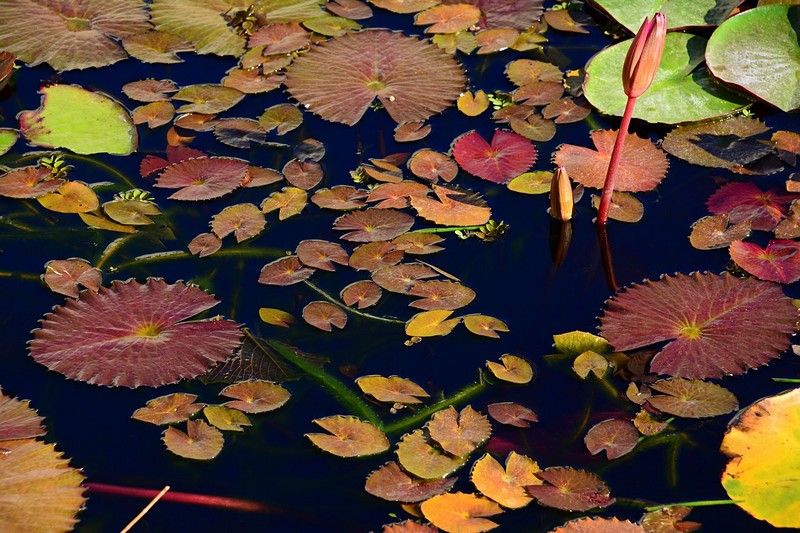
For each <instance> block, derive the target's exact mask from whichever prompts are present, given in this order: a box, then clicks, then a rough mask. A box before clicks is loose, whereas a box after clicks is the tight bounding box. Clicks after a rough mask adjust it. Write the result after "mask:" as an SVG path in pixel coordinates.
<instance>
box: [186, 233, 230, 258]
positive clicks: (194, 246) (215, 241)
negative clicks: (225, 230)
mask: <svg viewBox="0 0 800 533" xmlns="http://www.w3.org/2000/svg"><path fill="white" fill-rule="evenodd" d="M188 248H189V251H190V252H191V253H192V254H194V255H196V256H197V257H205V256H207V255H211V254H213V253H214V252H217V251H219V249H220V248H222V239H220V238H219V237H217V236H216V235H214V234H213V233H201V234H200V235H198V236H197V237H195V238H194V239H192V240H191V242H189V247H188Z"/></svg>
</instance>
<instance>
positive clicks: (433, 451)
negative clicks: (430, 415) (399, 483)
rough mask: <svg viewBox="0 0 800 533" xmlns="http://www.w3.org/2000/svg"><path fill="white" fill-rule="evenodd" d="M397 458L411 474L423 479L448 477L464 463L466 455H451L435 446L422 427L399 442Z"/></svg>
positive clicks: (407, 434)
mask: <svg viewBox="0 0 800 533" xmlns="http://www.w3.org/2000/svg"><path fill="white" fill-rule="evenodd" d="M397 460H398V461H399V462H400V465H401V466H402V467H403V468H404V469H405V470H406V471H408V472H410V473H411V474H413V475H415V476H417V477H419V478H422V479H439V478H443V477H446V476H448V475H450V474H452V473H453V472H455V471H456V470H457V469H458V468H460V467H461V466H463V465H464V463H465V462H466V460H467V458H466V457H451V456H449V455H447V454H446V453H443V452H442V451H441V450H440V449H438V448H435V447H434V446H433V445H432V444H431V443H430V442H429V441H428V439H426V438H425V434H424V432H423V431H422V430H421V429H417V430H414V431H412V432H411V433H406V434H405V435H403V437H402V438H401V439H400V442H399V443H398V444H397Z"/></svg>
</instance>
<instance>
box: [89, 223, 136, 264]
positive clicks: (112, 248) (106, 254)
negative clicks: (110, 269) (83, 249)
mask: <svg viewBox="0 0 800 533" xmlns="http://www.w3.org/2000/svg"><path fill="white" fill-rule="evenodd" d="M137 236H139V232H136V233H129V234H127V235H125V236H123V237H118V238H116V239H114V240H113V241H111V242H110V243H109V244H108V246H106V249H105V250H103V253H102V254H101V255H100V258H99V259H98V260H97V262H96V263H95V265H94V266H95V268H99V269H102V268H103V265H105V264H106V261H108V260H109V259H110V258H111V257H112V256H113V255H114V254H115V253H117V252H118V251H119V250H120V248H122V247H123V246H125V245H126V244H127V243H128V242H129V241H131V240H133V239H134V238H135V237H137Z"/></svg>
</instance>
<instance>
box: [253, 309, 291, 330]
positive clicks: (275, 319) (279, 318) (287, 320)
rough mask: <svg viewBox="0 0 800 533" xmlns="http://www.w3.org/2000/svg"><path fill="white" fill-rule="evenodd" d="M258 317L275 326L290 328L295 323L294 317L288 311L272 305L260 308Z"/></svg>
mask: <svg viewBox="0 0 800 533" xmlns="http://www.w3.org/2000/svg"><path fill="white" fill-rule="evenodd" d="M258 317H259V318H260V319H261V320H262V321H264V322H266V323H267V324H272V325H273V326H281V327H284V328H288V327H289V326H291V325H292V324H294V322H295V320H294V317H293V316H292V315H291V314H289V313H287V312H286V311H281V310H280V309H273V308H272V307H262V308H260V309H259V310H258Z"/></svg>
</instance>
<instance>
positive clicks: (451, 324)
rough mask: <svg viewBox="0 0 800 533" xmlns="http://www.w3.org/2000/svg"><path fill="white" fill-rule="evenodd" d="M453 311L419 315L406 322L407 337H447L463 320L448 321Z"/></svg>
mask: <svg viewBox="0 0 800 533" xmlns="http://www.w3.org/2000/svg"><path fill="white" fill-rule="evenodd" d="M452 314H453V311H450V310H435V311H423V312H422V313H417V314H416V315H414V316H413V317H411V319H410V320H409V321H408V322H406V335H408V336H409V337H437V336H440V335H447V334H449V333H450V332H451V331H453V328H455V327H456V326H457V325H458V323H459V322H461V318H451V319H449V320H448V319H447V317H449V316H450V315H452Z"/></svg>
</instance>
